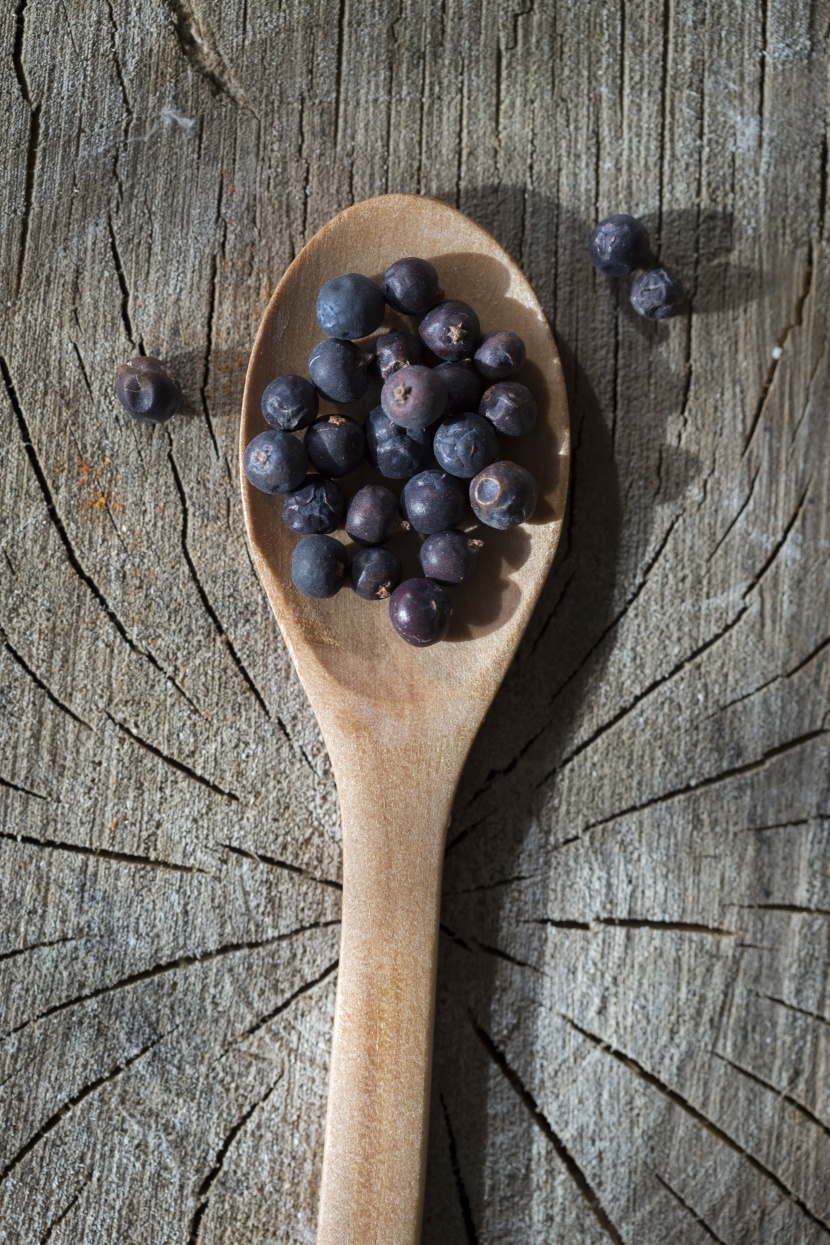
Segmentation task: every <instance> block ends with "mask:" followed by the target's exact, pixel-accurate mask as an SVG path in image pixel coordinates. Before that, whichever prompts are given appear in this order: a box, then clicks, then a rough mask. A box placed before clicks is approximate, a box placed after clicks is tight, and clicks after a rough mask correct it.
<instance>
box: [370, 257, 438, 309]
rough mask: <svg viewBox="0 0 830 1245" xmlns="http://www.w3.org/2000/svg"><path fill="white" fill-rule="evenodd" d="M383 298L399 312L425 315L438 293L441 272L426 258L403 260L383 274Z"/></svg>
mask: <svg viewBox="0 0 830 1245" xmlns="http://www.w3.org/2000/svg"><path fill="white" fill-rule="evenodd" d="M381 288H382V289H383V297H384V298H385V299H386V301H387V303H388V304H389V306H390V307H394V309H395V311H402V312H403V313H404V315H406V316H422V315H424V314H425V313H426V312H427V311H429V309H430V307H431V306H432V304H433V303H434V302H435V298H436V295H437V294H438V273H437V272H436V271H435V269H434V268H433V266H432V264H428V263H427V261H426V260H425V259H414V258H409V259H399V260H397V262H396V263H394V264H393V265H392V267H391V268H387V269H386V272H385V273H384V274H383V284H382V287H381Z"/></svg>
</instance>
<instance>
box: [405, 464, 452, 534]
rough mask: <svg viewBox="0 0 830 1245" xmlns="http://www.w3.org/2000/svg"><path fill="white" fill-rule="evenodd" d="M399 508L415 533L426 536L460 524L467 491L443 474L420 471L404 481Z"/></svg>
mask: <svg viewBox="0 0 830 1245" xmlns="http://www.w3.org/2000/svg"><path fill="white" fill-rule="evenodd" d="M401 504H402V506H403V512H404V514H405V516H406V518H407V519H408V521H409V522H410V523H411V524H412V526H413V527H414V528H415V531H416V532H421V533H422V534H424V535H426V536H429V535H430V534H431V533H432V532H444V531H447V530H448V529H449V528H451V527H458V526H459V524H461V523H462V522H463V520H464V516H465V515H466V513H467V490H466V488H465V486H464V484H463V483H462V482H461V480H457V479H456V478H455V476H450V475H447V474H446V472H444V471H434V470H433V471H421V472H420V473H419V474H418V475H416V476H413V477H412V479H411V480H407V482H406V484H405V485H404V490H403V496H402V497H401Z"/></svg>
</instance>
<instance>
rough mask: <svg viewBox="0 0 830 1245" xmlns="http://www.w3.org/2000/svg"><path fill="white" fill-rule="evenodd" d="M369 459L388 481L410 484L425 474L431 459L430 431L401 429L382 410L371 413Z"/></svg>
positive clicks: (368, 422) (377, 407)
mask: <svg viewBox="0 0 830 1245" xmlns="http://www.w3.org/2000/svg"><path fill="white" fill-rule="evenodd" d="M364 431H365V433H366V457H367V458H368V459H369V462H370V463H371V464H372V466H373V467H377V469H378V471H379V472H380V474H381V475H382V476H386V478H387V480H408V479H410V477H411V476H414V475H417V473H418V472H419V471H423V469H424V467H426V465H427V463H428V462H429V460H430V457H431V456H432V429H431V428H410V429H409V430H407V429H406V428H401V426H400V424H396V423H394V421H393V420H391V419H390V418H389V416H388V415H387V414H386V412H385V411H384V409H383V407H382V406H376V407H375V409H374V410H373V411H371V412H370V413H369V416H368V418H367V420H366V424H365V428H364Z"/></svg>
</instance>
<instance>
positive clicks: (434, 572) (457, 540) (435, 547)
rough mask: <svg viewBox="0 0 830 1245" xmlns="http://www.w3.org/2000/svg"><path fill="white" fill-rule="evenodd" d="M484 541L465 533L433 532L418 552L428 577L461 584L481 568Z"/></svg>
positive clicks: (444, 582) (440, 582)
mask: <svg viewBox="0 0 830 1245" xmlns="http://www.w3.org/2000/svg"><path fill="white" fill-rule="evenodd" d="M483 548H484V542H483V541H481V540H473V539H472V538H471V537H469V536H468V535H467V534H466V532H434V533H433V535H432V536H427V538H426V540H425V541H424V543H423V544H422V545H421V548H420V551H419V553H418V558H419V560H420V563H421V566H422V567H423V571H424V574H425V575H428V576H429V578H430V579H436V580H437V581H438V583H439V584H461V583H463V582H464V580H465V579H469V577H470V576H471V575H472V573H473V571H474V570H475V569H476V566H477V565H478V555H479V554H480V553H481V550H482V549H483Z"/></svg>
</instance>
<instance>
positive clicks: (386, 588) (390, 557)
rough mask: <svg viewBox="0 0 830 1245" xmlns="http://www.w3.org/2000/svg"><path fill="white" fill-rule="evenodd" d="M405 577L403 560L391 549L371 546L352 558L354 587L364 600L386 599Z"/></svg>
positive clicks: (360, 550) (359, 551) (359, 550)
mask: <svg viewBox="0 0 830 1245" xmlns="http://www.w3.org/2000/svg"><path fill="white" fill-rule="evenodd" d="M402 578H403V567H402V565H401V560H400V558H399V557H398V555H397V554H396V553H393V552H392V550H391V549H382V548H381V547H380V546H377V545H374V546H370V547H369V548H368V549H358V551H357V553H356V554H355V555H354V557H353V558H352V565H351V579H352V587H353V588H354V590H355V592H356V593H357V595H358V596H359V597H363V599H364V601H386V600H388V599H389V597H390V596H391V595H392V593H393V591H394V590H395V588H397V586H398V584H399V583H400V582H401V579H402Z"/></svg>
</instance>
